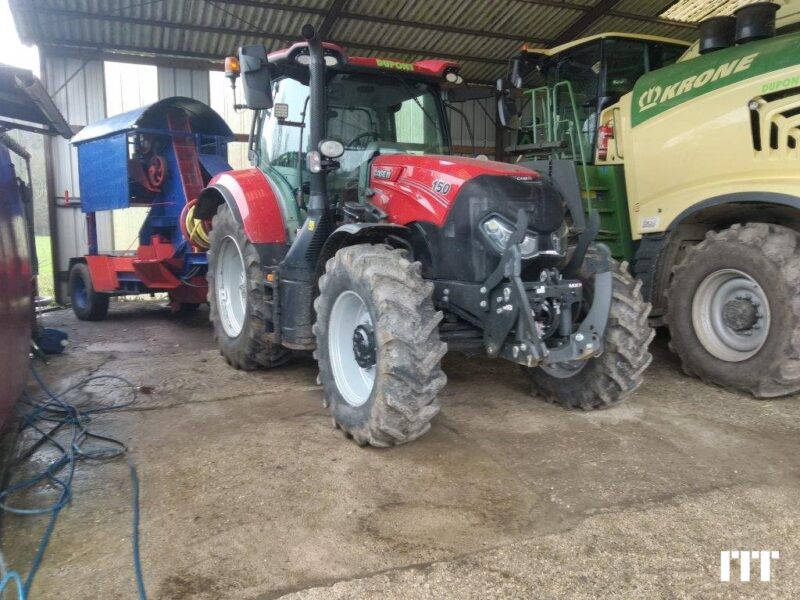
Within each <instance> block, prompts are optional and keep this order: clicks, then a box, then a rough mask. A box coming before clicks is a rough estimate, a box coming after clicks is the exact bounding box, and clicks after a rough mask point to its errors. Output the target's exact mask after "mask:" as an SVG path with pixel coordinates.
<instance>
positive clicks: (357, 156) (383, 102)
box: [256, 72, 450, 202]
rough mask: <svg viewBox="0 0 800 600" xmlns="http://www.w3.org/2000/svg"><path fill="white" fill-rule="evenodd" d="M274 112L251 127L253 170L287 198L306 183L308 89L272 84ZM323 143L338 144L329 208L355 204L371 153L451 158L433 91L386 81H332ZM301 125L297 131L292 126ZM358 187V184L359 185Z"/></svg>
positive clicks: (346, 77) (353, 77)
mask: <svg viewBox="0 0 800 600" xmlns="http://www.w3.org/2000/svg"><path fill="white" fill-rule="evenodd" d="M273 98H274V103H275V105H276V107H277V105H286V106H285V107H283V106H281V107H278V108H280V110H281V111H283V112H286V111H287V108H288V117H287V118H285V119H279V118H278V116H279V114H278V111H277V110H276V108H273V109H272V110H266V111H262V112H261V114H260V115H259V123H258V145H257V148H256V151H257V159H258V164H259V166H260V167H261V168H262V169H269V170H270V171H271V172H273V173H277V174H278V175H280V176H281V177H282V178H283V179H284V180H285V181H286V183H287V184H288V185H289V186H291V188H292V189H293V190H295V191H296V190H297V189H298V188H301V187H303V184H305V183H306V182H307V181H308V175H309V174H308V171H307V166H306V160H305V157H306V153H307V152H308V151H309V150H310V148H308V127H307V126H308V121H309V116H310V109H309V108H310V107H309V104H310V102H309V99H308V86H307V85H305V84H304V83H302V82H300V81H297V80H295V79H289V78H284V79H280V80H278V81H276V82H275V83H274V84H273ZM327 102H328V123H327V137H328V138H329V139H330V138H332V139H336V140H339V141H340V142H342V144H343V145H344V148H345V152H344V155H343V156H342V157H341V158H339V159H337V160H338V161H339V163H340V164H341V167H340V168H339V169H338V170H336V171H334V172H333V173H332V174H331V175H330V176H329V178H328V188H329V189H328V191H329V193H330V196H331V199H332V200H333V201H334V202H340V201H348V200H357V199H358V196H359V189H360V188H362V189H363V188H365V187H366V175H367V171H366V169H367V162H368V161H369V159H370V158H372V156H374V154H375V152H376V151H380V152H409V153H413V154H450V143H449V139H448V136H447V129H446V127H445V125H444V122H445V121H444V116H443V111H442V104H441V101H440V99H439V95H438V90H437V88H436V87H435V86H432V85H430V84H428V83H425V82H422V81H417V80H413V79H405V78H402V77H401V76H399V75H392V74H365V73H341V72H340V73H336V74H335V75H333V76H332V77H331V78H330V80H329V82H328V86H327ZM300 124H302V125H304V126H303V127H300V126H298V125H300ZM359 181H361V184H359Z"/></svg>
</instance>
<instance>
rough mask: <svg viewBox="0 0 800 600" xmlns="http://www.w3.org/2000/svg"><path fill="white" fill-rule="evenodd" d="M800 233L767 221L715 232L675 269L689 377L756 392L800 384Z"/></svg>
mask: <svg viewBox="0 0 800 600" xmlns="http://www.w3.org/2000/svg"><path fill="white" fill-rule="evenodd" d="M798 289H800V234H798V233H797V232H795V231H794V230H792V229H789V228H788V227H782V226H780V225H771V224H767V223H749V224H747V225H733V226H732V227H730V228H729V229H724V230H722V231H718V232H717V231H711V232H709V233H708V234H707V235H706V239H705V240H703V241H702V242H700V243H699V244H697V245H696V246H694V247H693V248H691V249H690V250H689V251H688V252H687V253H686V257H685V258H684V260H683V261H682V262H681V264H680V265H678V266H677V267H676V268H675V271H674V277H673V279H672V284H671V285H670V288H669V294H668V309H667V324H668V326H669V331H670V335H671V336H672V341H671V348H672V350H674V351H675V352H676V353H677V354H678V356H679V357H680V359H681V362H682V363H683V370H684V372H686V373H687V374H688V375H693V376H695V377H699V378H700V379H702V380H703V381H705V382H707V383H713V384H716V385H720V386H723V387H726V388H730V389H734V390H740V391H744V392H748V393H750V394H752V395H754V396H756V397H758V398H772V397H775V396H783V395H786V394H791V393H794V392H796V391H798V390H800V296H798Z"/></svg>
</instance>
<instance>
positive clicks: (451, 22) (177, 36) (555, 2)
mask: <svg viewBox="0 0 800 600" xmlns="http://www.w3.org/2000/svg"><path fill="white" fill-rule="evenodd" d="M684 1H685V0H684ZM673 4H674V0H492V1H491V2H489V1H485V0H455V1H454V0H403V1H397V0H391V1H390V0H224V1H223V0H11V9H12V13H13V15H14V19H15V22H16V25H17V29H18V31H19V34H20V37H21V38H22V40H23V42H25V43H33V44H37V45H39V46H40V47H42V48H44V49H45V50H46V51H47V50H52V51H56V52H60V53H64V52H71V53H78V54H80V55H82V56H93V55H96V56H98V57H102V58H108V57H110V56H117V57H128V58H129V59H130V58H131V57H140V58H141V57H150V58H151V59H153V60H163V59H165V58H171V59H180V60H187V59H190V60H192V61H200V62H203V61H205V62H208V61H212V60H213V61H218V60H219V59H221V58H222V57H224V56H226V55H229V54H232V53H233V52H235V50H236V48H237V47H238V46H240V45H242V44H250V43H258V42H263V43H265V44H266V46H267V48H268V49H269V50H274V49H277V48H280V47H283V46H286V45H288V44H290V43H291V42H294V41H297V40H298V39H299V38H300V28H301V27H302V25H303V24H305V23H311V24H312V25H314V26H315V27H316V28H317V30H318V31H320V32H321V33H322V37H323V38H324V39H326V40H329V41H333V42H336V43H338V44H340V45H341V46H343V47H344V48H345V49H346V50H347V51H348V53H349V54H351V55H362V56H381V57H385V58H396V59H398V60H404V61H412V62H413V61H415V60H419V59H423V58H443V59H451V60H452V59H454V60H457V61H459V62H460V63H461V64H462V74H463V75H464V77H465V79H467V80H468V81H476V82H490V81H492V80H493V79H494V78H496V77H497V76H499V75H501V74H503V72H504V71H505V66H506V64H507V60H508V58H509V57H510V56H512V55H513V54H516V53H517V52H518V51H519V49H520V47H521V45H522V44H523V43H527V44H528V45H529V46H531V47H542V48H546V47H551V46H555V45H558V44H561V43H564V42H566V41H570V40H571V39H574V38H577V37H580V36H584V35H591V34H594V33H599V32H602V31H622V32H631V33H642V34H649V35H658V36H665V37H672V38H678V39H683V40H693V38H694V37H695V35H696V34H695V31H694V24H693V23H687V22H677V21H668V20H665V19H663V18H660V17H659V15H660V14H661V13H662V12H663V11H664V10H665V9H667V8H668V7H669V6H671V5H673Z"/></svg>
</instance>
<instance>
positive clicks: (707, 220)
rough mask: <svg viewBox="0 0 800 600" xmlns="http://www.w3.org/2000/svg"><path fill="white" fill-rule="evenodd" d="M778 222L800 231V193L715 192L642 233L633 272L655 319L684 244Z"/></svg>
mask: <svg viewBox="0 0 800 600" xmlns="http://www.w3.org/2000/svg"><path fill="white" fill-rule="evenodd" d="M762 221H767V222H777V223H779V224H781V225H786V226H788V227H792V228H794V229H795V230H797V231H800V196H794V195H791V194H779V193H776V192H759V191H754V192H737V193H735V194H721V195H719V196H713V197H711V198H708V199H706V200H703V201H701V202H698V203H696V204H693V205H692V206H690V207H688V208H686V209H685V210H684V211H683V212H681V213H680V214H678V216H677V217H675V219H673V221H672V222H671V223H670V225H669V227H667V229H666V230H665V231H663V232H661V233H651V234H645V235H643V236H642V239H641V240H640V241H639V244H638V248H637V251H636V255H635V258H634V263H633V274H634V275H635V276H636V277H637V278H638V279H641V280H642V284H643V285H642V295H643V296H644V299H645V301H646V302H650V303H652V305H653V310H652V312H651V314H650V317H651V320H654V321H655V322H657V323H658V322H659V318H660V317H661V316H662V315H663V314H664V312H665V311H666V302H667V300H666V293H667V289H668V288H669V283H670V278H671V274H672V267H673V266H674V265H675V263H676V261H677V260H679V256H680V248H681V246H682V245H683V244H687V243H689V244H693V243H697V242H699V241H701V240H702V239H703V238H704V237H705V234H706V232H707V231H708V230H709V229H714V228H718V227H729V226H730V225H733V224H735V223H746V222H762Z"/></svg>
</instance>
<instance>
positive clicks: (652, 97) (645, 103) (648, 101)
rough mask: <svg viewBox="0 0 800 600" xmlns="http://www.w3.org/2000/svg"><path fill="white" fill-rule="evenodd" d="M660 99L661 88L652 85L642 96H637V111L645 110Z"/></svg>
mask: <svg viewBox="0 0 800 600" xmlns="http://www.w3.org/2000/svg"><path fill="white" fill-rule="evenodd" d="M660 97H661V86H660V85H654V86H653V87H651V88H650V89H649V90H647V91H646V92H645V93H644V94H642V95H641V96H639V110H647V109H648V108H652V107H654V106H655V105H656V104H658V99H659V98H660Z"/></svg>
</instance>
